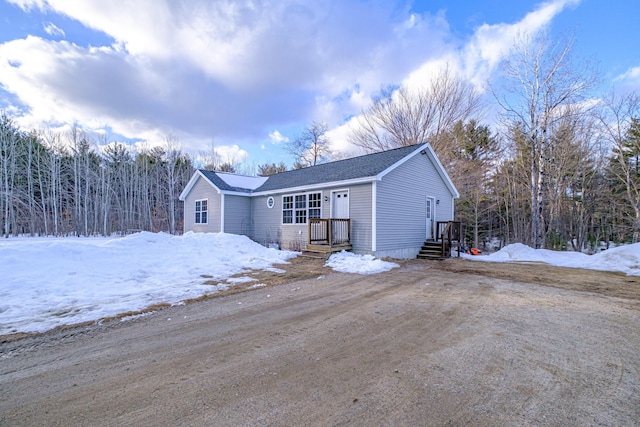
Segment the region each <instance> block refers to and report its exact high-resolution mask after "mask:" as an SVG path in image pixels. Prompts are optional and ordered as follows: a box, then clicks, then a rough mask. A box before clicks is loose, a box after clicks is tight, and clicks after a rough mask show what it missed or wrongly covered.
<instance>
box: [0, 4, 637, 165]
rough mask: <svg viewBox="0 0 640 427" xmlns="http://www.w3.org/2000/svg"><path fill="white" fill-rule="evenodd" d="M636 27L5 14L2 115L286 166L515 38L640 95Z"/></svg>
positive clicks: (483, 9)
mask: <svg viewBox="0 0 640 427" xmlns="http://www.w3.org/2000/svg"><path fill="white" fill-rule="evenodd" d="M638 16H640V2H638V1H637V0H611V1H603V0H555V1H547V2H533V1H532V2H527V1H513V0H507V1H502V0H475V1H466V0H464V1H451V0H449V1H444V0H431V1H429V0H423V1H413V2H412V1H383V0H370V1H369V0H316V1H299V0H263V1H255V0H252V1H249V0H233V1H228V0H212V1H200V0H183V1H179V0H139V1H135V2H122V1H107V0H0V110H3V111H5V112H6V113H7V114H8V115H9V116H10V117H12V118H13V119H14V120H15V121H16V122H17V123H18V124H19V125H20V126H21V127H23V128H24V129H32V128H36V129H38V128H43V127H46V128H49V129H60V130H64V129H65V128H66V127H68V126H69V125H70V124H72V123H76V124H77V125H78V126H80V127H82V128H83V129H84V130H86V131H87V132H89V133H90V134H91V135H94V136H95V140H96V141H97V142H99V143H105V142H110V141H128V142H134V141H138V143H140V144H143V145H154V144H158V143H161V142H162V141H163V140H164V139H165V137H166V136H168V135H171V136H172V137H174V138H176V139H177V140H179V141H180V144H181V146H182V148H183V149H184V150H185V151H187V152H189V153H191V154H194V155H196V154H198V153H203V152H205V151H207V150H209V149H210V147H211V144H212V141H213V143H214V144H215V147H216V150H217V151H218V152H219V153H220V154H221V155H222V156H223V157H227V158H228V160H231V161H242V160H244V161H245V162H246V163H247V164H253V165H255V164H258V163H264V162H267V161H268V162H272V161H273V162H279V161H284V162H285V163H287V164H289V165H290V164H291V163H292V159H291V158H290V156H289V155H288V154H287V153H286V152H285V150H284V149H283V147H282V144H283V141H286V139H287V138H290V139H292V138H294V137H295V136H296V135H297V134H298V133H299V132H300V130H301V129H302V128H303V127H304V126H305V125H308V124H309V123H311V122H312V121H325V122H327V123H328V124H329V127H330V129H331V130H330V132H329V136H330V138H331V141H332V149H333V150H335V151H337V152H346V151H348V150H349V149H350V147H349V145H348V143H347V138H346V136H347V134H348V127H349V125H350V122H349V119H350V118H353V117H354V116H357V115H358V114H359V113H360V112H361V111H362V108H366V106H367V105H368V103H369V102H370V100H371V97H372V96H374V95H375V94H376V92H377V91H379V89H380V88H381V87H382V86H386V85H402V84H408V82H410V81H412V80H416V79H418V80H420V79H423V80H424V79H428V78H429V76H430V75H433V73H434V72H436V71H437V70H438V69H439V68H440V67H442V66H444V64H449V65H450V66H451V67H452V68H453V69H454V70H455V71H456V72H459V73H460V75H461V76H463V77H465V78H468V79H470V80H471V81H473V82H474V83H475V84H477V85H478V87H479V88H480V87H481V86H482V85H483V83H484V82H487V81H490V80H491V79H493V78H496V76H497V75H498V74H497V73H498V68H497V65H498V62H497V60H498V59H499V58H500V57H501V55H504V54H506V53H507V51H508V48H509V47H510V45H511V44H512V42H513V37H514V34H516V33H518V32H528V33H531V34H535V33H538V32H541V31H549V32H550V34H551V35H552V36H554V35H557V34H562V33H566V32H571V33H575V37H576V45H575V53H576V54H577V55H578V56H579V57H582V58H590V59H593V60H595V61H598V62H599V64H600V67H599V68H600V70H601V73H602V77H603V79H602V85H601V87H600V88H599V92H600V93H604V92H606V91H608V90H610V89H611V88H612V87H613V86H614V85H615V87H616V90H617V91H625V92H626V91H632V90H637V91H640V50H639V49H638V48H637V43H638V41H639V40H640V26H638V25H637V22H636V21H637V18H638ZM488 102H491V100H490V99H488Z"/></svg>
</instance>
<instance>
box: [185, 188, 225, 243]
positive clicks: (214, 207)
mask: <svg viewBox="0 0 640 427" xmlns="http://www.w3.org/2000/svg"><path fill="white" fill-rule="evenodd" d="M203 199H207V208H208V209H207V210H208V212H207V217H208V218H207V223H206V224H196V223H195V220H196V219H195V209H196V206H195V205H196V200H203ZM220 202H221V197H220V194H218V192H217V191H216V189H215V188H213V187H212V186H211V184H209V183H208V182H206V180H204V179H203V178H199V179H198V181H196V183H195V184H194V186H193V188H192V189H191V191H190V192H189V194H188V195H187V197H186V198H185V201H184V231H185V232H187V231H195V232H201V233H218V232H220Z"/></svg>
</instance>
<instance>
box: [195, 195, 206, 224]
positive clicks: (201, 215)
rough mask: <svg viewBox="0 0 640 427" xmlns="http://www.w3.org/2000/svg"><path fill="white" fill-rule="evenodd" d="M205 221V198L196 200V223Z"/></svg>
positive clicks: (204, 222)
mask: <svg viewBox="0 0 640 427" xmlns="http://www.w3.org/2000/svg"><path fill="white" fill-rule="evenodd" d="M206 223H207V199H204V200H196V224H206Z"/></svg>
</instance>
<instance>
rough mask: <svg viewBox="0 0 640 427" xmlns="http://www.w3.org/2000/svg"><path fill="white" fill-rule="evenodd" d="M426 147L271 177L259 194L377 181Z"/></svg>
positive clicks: (377, 154)
mask: <svg viewBox="0 0 640 427" xmlns="http://www.w3.org/2000/svg"><path fill="white" fill-rule="evenodd" d="M424 145H426V143H425V144H418V145H410V146H407V147H402V148H396V149H393V150H388V151H381V152H379V153H373V154H366V155H364V156H359V157H352V158H350V159H344V160H338V161H335V162H330V163H322V164H319V165H316V166H310V167H307V168H302V169H295V170H291V171H287V172H280V173H276V174H273V175H269V179H267V181H266V182H265V183H264V184H262V186H260V187H258V188H256V189H255V192H263V191H274V190H282V189H286V188H295V187H303V186H307V185H314V184H323V183H327V182H335V181H347V180H352V179H358V178H368V177H374V176H376V175H378V174H379V173H381V172H383V171H385V170H386V169H387V168H389V167H391V166H393V165H394V164H395V163H396V162H398V161H400V160H402V159H403V158H404V157H406V156H407V155H409V154H410V153H412V152H414V151H416V150H418V149H419V148H420V147H422V146H424Z"/></svg>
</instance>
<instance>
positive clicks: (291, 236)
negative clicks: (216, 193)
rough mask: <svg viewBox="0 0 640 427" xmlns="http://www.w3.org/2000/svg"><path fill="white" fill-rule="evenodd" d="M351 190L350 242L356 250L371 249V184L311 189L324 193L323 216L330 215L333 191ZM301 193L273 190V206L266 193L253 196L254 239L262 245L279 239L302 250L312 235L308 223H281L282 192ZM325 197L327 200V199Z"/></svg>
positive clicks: (288, 246)
mask: <svg viewBox="0 0 640 427" xmlns="http://www.w3.org/2000/svg"><path fill="white" fill-rule="evenodd" d="M346 189H348V190H349V216H350V218H351V243H352V246H353V250H354V251H357V252H366V253H369V252H370V251H371V241H372V237H371V215H372V213H371V184H364V185H356V186H351V187H347V186H344V187H332V188H326V189H323V190H313V191H309V192H306V193H307V194H308V193H317V192H321V193H322V218H330V217H331V202H330V200H331V191H333V190H346ZM294 194H302V192H291V193H283V194H274V195H273V198H274V200H275V204H274V207H273V208H271V209H269V208H268V207H267V198H268V197H269V196H268V195H267V196H258V197H253V198H252V199H251V216H252V219H253V226H254V236H253V239H254V240H256V241H257V242H258V243H261V244H263V245H268V244H269V243H278V244H280V247H281V248H283V249H291V250H302V249H304V248H305V247H306V245H307V242H308V238H309V226H308V224H283V223H282V198H283V196H288V195H294ZM325 198H326V199H328V201H325Z"/></svg>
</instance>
